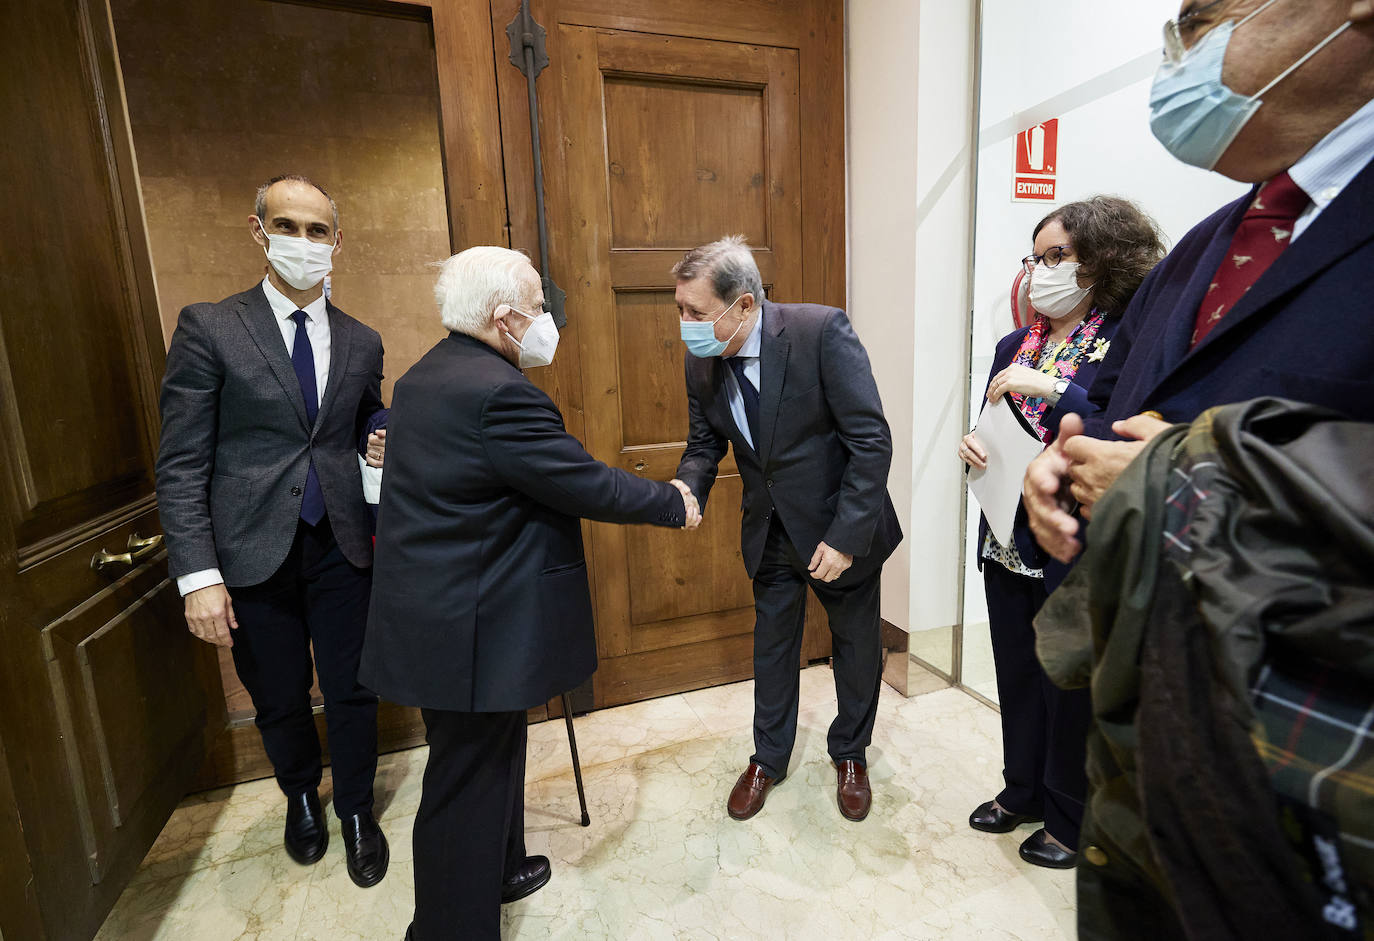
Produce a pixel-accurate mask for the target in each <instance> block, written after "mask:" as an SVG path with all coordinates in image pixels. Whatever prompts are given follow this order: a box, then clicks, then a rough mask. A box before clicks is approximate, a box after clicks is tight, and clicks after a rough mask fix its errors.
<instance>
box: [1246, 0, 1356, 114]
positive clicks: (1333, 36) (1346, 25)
mask: <svg viewBox="0 0 1374 941" xmlns="http://www.w3.org/2000/svg"><path fill="white" fill-rule="evenodd" d="M1255 12H1256V13H1258V12H1259V11H1258V10H1256V11H1255ZM1349 28H1350V21H1349V20H1346V21H1345V22H1344V23H1342V24H1341V25H1340V28H1339V29H1337V30H1336V31H1335V32H1333V33H1331V34H1330V35H1329V36H1327V37H1326V38H1325V39H1323V40H1322V41H1321V42H1319V43H1317V44H1316V45H1315V46H1313V47H1312V48H1311V49H1309V50H1307V53H1306V54H1305V55H1304V56H1303V57H1302V58H1301V59H1299V60H1298V61H1297V62H1294V63H1293V64H1292V65H1290V66H1289V67H1288V68H1286V69H1284V70H1283V71H1282V72H1280V73H1279V75H1278V77H1277V78H1275V79H1274V80H1273V81H1272V82H1270V83H1269V84H1268V85H1265V86H1264V87H1263V88H1261V89H1260V90H1259V91H1257V92H1255V93H1254V94H1253V95H1251V96H1250V100H1251V101H1256V100H1257V99H1259V98H1261V97H1262V96H1263V95H1264V93H1265V92H1267V91H1269V89H1271V88H1273V87H1274V86H1275V85H1277V84H1278V83H1279V82H1281V81H1283V80H1284V79H1286V78H1287V77H1288V76H1290V75H1292V74H1293V73H1294V72H1296V71H1297V70H1298V68H1299V67H1300V66H1301V65H1302V64H1303V63H1304V62H1306V61H1307V60H1308V59H1310V58H1312V57H1313V56H1314V55H1316V54H1317V53H1319V52H1321V51H1322V50H1323V49H1325V48H1326V47H1327V46H1328V45H1329V44H1330V43H1332V42H1333V41H1335V39H1336V37H1337V36H1339V35H1340V34H1341V33H1343V32H1345V31H1346V30H1347V29H1349Z"/></svg>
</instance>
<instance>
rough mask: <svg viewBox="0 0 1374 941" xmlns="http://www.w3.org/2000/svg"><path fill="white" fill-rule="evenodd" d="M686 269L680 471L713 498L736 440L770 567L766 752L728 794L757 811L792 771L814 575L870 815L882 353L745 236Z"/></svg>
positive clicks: (883, 519) (759, 638) (757, 586)
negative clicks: (788, 287) (762, 260)
mask: <svg viewBox="0 0 1374 941" xmlns="http://www.w3.org/2000/svg"><path fill="white" fill-rule="evenodd" d="M673 274H674V276H675V277H676V278H677V291H676V301H677V305H678V309H679V311H680V312H681V333H682V338H683V341H684V342H685V343H686V345H687V357H686V374H687V414H688V421H689V428H688V432H687V448H686V450H685V451H684V452H683V455H682V460H681V462H680V463H679V464H678V469H677V477H678V478H679V479H680V480H682V481H683V482H684V483H685V484H687V486H688V487H690V488H691V490H692V492H693V493H694V494H695V495H696V498H697V500H698V502H699V503H700V505H701V508H702V512H703V513H704V512H705V508H706V498H707V496H708V495H709V494H710V491H711V485H712V484H713V483H714V482H715V479H716V471H717V468H718V466H719V464H720V461H721V460H722V459H723V458H724V457H725V453H726V450H727V449H733V451H734V455H735V465H736V466H737V467H738V469H739V475H740V478H741V479H742V480H743V483H744V500H743V507H742V509H743V512H744V516H743V519H742V520H741V523H740V542H741V552H742V555H743V558H744V567H745V571H747V572H748V573H749V576H750V578H752V579H753V580H754V610H755V621H754V755H753V757H752V758H751V759H750V761H749V765H748V767H747V768H746V769H745V771H744V773H743V774H741V775H740V777H739V780H738V781H737V782H736V784H735V786H734V789H733V790H732V791H731V793H730V797H729V800H728V801H727V804H726V809H727V811H728V813H729V815H730V816H731V817H733V818H734V819H736V820H746V819H748V818H750V817H752V816H754V814H756V813H758V812H759V810H761V809H762V808H763V803H764V800H765V799H766V797H767V795H768V791H769V790H770V789H771V788H772V787H773V785H775V784H777V783H778V782H779V781H781V780H782V779H783V778H784V777H785V776H786V775H787V767H788V763H789V761H790V760H791V755H792V746H793V744H794V742H795V739H796V734H797V697H798V688H799V682H800V681H799V677H798V671H799V669H800V659H801V644H802V627H803V622H804V621H805V615H806V590H807V587H808V586H809V587H810V589H811V590H812V591H813V592H815V593H816V596H817V597H818V598H819V599H820V600H821V603H822V604H823V605H824V606H825V610H826V614H827V616H828V618H829V621H830V633H831V637H832V639H833V666H834V672H835V692H836V695H837V698H838V700H839V705H838V714H837V715H836V717H835V721H834V722H833V723H832V724H831V726H830V733H829V736H828V737H827V747H828V750H829V752H830V757H831V760H832V761H833V762H834V764H835V769H836V801H837V803H838V805H839V810H840V813H841V814H842V815H843V816H844V817H846V818H848V819H850V820H854V821H859V820H863V819H864V818H865V817H866V816H868V811H869V808H870V806H871V802H872V790H871V788H870V785H869V781H868V771H867V767H868V766H867V759H866V757H865V750H866V749H867V747H868V744H869V741H870V739H871V738H872V734H873V722H874V718H875V716H876V715H877V710H878V686H879V681H880V679H881V673H882V642H881V633H880V623H879V612H878V603H879V594H878V588H879V578H880V576H881V574H882V566H883V562H885V561H886V560H887V557H888V556H889V555H891V554H892V550H893V549H895V548H896V546H897V544H898V543H899V542H901V539H902V530H901V526H900V525H899V524H898V522H897V514H896V512H895V511H894V510H893V507H892V501H891V499H889V497H888V494H887V472H888V466H889V465H890V464H891V461H892V434H891V432H890V431H889V429H888V426H887V421H886V419H884V417H883V407H882V402H880V401H879V399H878V388H877V385H876V383H875V382H874V381H873V372H872V370H871V368H870V367H869V362H868V354H867V353H866V352H865V351H864V348H863V345H862V344H861V343H860V342H859V338H858V337H857V336H855V334H854V329H853V328H852V327H851V326H850V324H849V318H848V317H846V316H845V313H844V311H842V310H840V309H838V308H835V307H825V306H822V305H819V304H775V303H773V302H772V301H769V300H767V299H766V298H765V297H764V293H763V280H762V278H761V277H760V276H759V270H758V266H757V265H756V264H755V262H754V256H753V253H752V252H751V251H750V249H749V246H748V245H747V244H745V242H744V239H743V238H740V237H731V238H725V239H721V240H720V241H718V242H712V243H711V244H709V245H703V246H701V247H699V248H695V249H693V250H692V251H690V252H688V253H687V254H686V255H685V256H684V257H683V259H682V260H681V261H680V262H679V263H678V264H677V265H676V266H675V267H674V268H673Z"/></svg>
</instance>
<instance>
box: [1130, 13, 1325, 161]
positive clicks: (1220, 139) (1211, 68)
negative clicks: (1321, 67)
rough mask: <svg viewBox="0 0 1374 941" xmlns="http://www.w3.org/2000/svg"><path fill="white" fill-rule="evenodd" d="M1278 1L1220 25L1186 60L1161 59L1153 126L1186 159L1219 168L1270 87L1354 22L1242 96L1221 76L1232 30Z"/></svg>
mask: <svg viewBox="0 0 1374 941" xmlns="http://www.w3.org/2000/svg"><path fill="white" fill-rule="evenodd" d="M1275 2H1276V0H1269V2H1268V3H1265V4H1262V5H1260V6H1259V7H1257V8H1256V9H1255V10H1253V11H1252V12H1250V13H1249V14H1248V15H1246V16H1245V17H1244V18H1243V19H1241V20H1240V21H1238V22H1234V23H1230V22H1228V23H1222V24H1221V25H1220V26H1217V27H1215V28H1214V29H1212V30H1211V31H1210V32H1208V33H1207V35H1206V36H1204V37H1203V38H1202V40H1201V41H1200V42H1198V44H1197V45H1195V46H1193V48H1191V49H1189V50H1188V51H1187V52H1186V53H1184V55H1183V59H1182V61H1180V62H1177V63H1174V62H1170V61H1168V60H1167V59H1166V60H1165V61H1164V62H1162V63H1161V64H1160V66H1159V70H1158V71H1157V72H1156V73H1155V80H1154V85H1153V87H1151V89H1150V130H1151V131H1153V132H1154V135H1155V137H1156V138H1158V139H1159V142H1160V143H1161V144H1163V145H1164V146H1165V148H1166V149H1167V150H1168V151H1169V152H1170V153H1171V154H1173V155H1174V156H1175V157H1177V158H1178V159H1179V160H1181V161H1183V162H1184V163H1186V164H1190V165H1191V166H1194V167H1202V168H1203V169H1204V170H1210V169H1212V168H1213V167H1215V166H1216V165H1217V162H1218V161H1220V160H1221V158H1222V155H1223V154H1225V153H1226V149H1227V148H1228V147H1230V146H1231V143H1232V142H1233V141H1234V140H1235V139H1236V137H1237V136H1238V135H1239V134H1240V132H1241V129H1242V128H1244V127H1245V125H1246V124H1247V123H1248V122H1249V120H1250V119H1251V118H1252V117H1254V116H1255V112H1256V111H1258V110H1259V109H1260V106H1261V105H1263V104H1264V102H1263V100H1262V97H1263V95H1264V94H1265V92H1267V91H1269V89H1271V88H1273V87H1274V86H1275V85H1277V84H1278V83H1279V82H1281V81H1283V80H1284V79H1285V78H1287V77H1288V76H1289V75H1291V74H1292V73H1293V71H1294V70H1295V69H1296V68H1297V67H1298V66H1300V65H1302V64H1303V63H1304V62H1306V61H1307V60H1308V59H1310V58H1312V56H1314V55H1316V54H1317V52H1319V51H1320V50H1321V49H1322V48H1323V47H1325V46H1326V44H1327V43H1329V42H1331V40H1333V39H1335V38H1336V37H1337V36H1339V35H1340V34H1341V33H1343V32H1344V31H1345V30H1346V29H1347V28H1349V26H1350V23H1349V22H1346V23H1345V24H1344V25H1342V26H1341V27H1340V28H1339V29H1337V30H1336V31H1335V32H1333V33H1331V34H1330V35H1328V36H1327V37H1326V38H1325V39H1323V40H1322V41H1321V42H1319V43H1317V45H1315V46H1313V47H1312V48H1311V49H1310V50H1308V51H1307V53H1306V54H1305V55H1304V56H1303V57H1302V58H1300V59H1299V60H1298V61H1297V62H1294V63H1293V64H1292V65H1290V66H1289V67H1288V68H1286V69H1284V70H1283V72H1281V73H1280V74H1279V75H1278V77H1277V78H1275V79H1274V80H1273V81H1272V82H1270V83H1269V84H1268V85H1265V86H1264V87H1263V88H1261V89H1260V90H1259V91H1257V92H1256V93H1255V94H1253V95H1250V96H1248V97H1247V96H1245V95H1238V94H1236V93H1235V92H1234V91H1232V90H1231V89H1230V88H1228V87H1226V84H1225V83H1224V82H1223V81H1222V80H1221V73H1222V67H1223V66H1224V65H1225V63H1226V48H1227V46H1229V45H1230V43H1231V34H1232V33H1234V32H1235V31H1236V29H1237V28H1239V27H1241V26H1243V25H1245V23H1246V22H1247V21H1249V20H1250V19H1251V18H1252V17H1254V16H1255V15H1256V14H1258V13H1260V12H1261V11H1262V10H1264V9H1265V8H1266V7H1269V6H1271V5H1272V4H1273V3H1275Z"/></svg>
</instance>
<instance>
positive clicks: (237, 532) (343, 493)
mask: <svg viewBox="0 0 1374 941" xmlns="http://www.w3.org/2000/svg"><path fill="white" fill-rule="evenodd" d="M326 309H327V311H328V314H329V330H330V355H329V380H328V382H327V383H326V384H325V389H324V397H323V401H322V403H321V405H320V411H319V414H318V415H317V416H316V419H315V427H314V428H313V429H312V428H310V427H309V426H308V425H307V423H306V414H305V398H304V396H302V394H301V387H300V382H299V380H297V378H296V373H295V370H294V369H293V368H292V366H291V357H290V354H289V353H288V351H287V349H286V345H285V344H284V343H282V336H281V328H280V327H279V326H278V325H277V320H276V317H275V316H274V315H273V313H272V308H271V306H270V305H269V304H268V303H267V295H266V294H264V293H263V289H262V285H261V284H259V285H257V286H255V287H254V288H252V290H248V291H244V292H243V293H242V294H235V295H234V296H233V297H229V298H226V299H225V300H222V301H220V302H218V303H215V304H192V305H190V306H189V307H186V308H183V309H182V311H181V314H180V316H179V317H178V318H177V328H176V332H175V333H173V334H172V344H171V347H170V349H168V351H167V371H166V373H165V374H164V376H163V379H162V397H161V402H160V404H161V408H162V442H161V446H160V448H159V451H158V458H157V502H158V511H159V513H160V514H161V516H162V526H163V531H164V533H165V534H166V536H167V555H168V567H169V569H170V570H171V574H172V576H173V577H177V576H181V575H186V574H189V573H191V572H198V571H201V570H202V569H210V568H218V569H219V570H220V573H221V574H222V575H223V576H224V581H225V584H227V585H230V586H234V585H255V584H257V583H259V582H262V581H265V580H266V579H267V578H268V577H269V576H271V575H272V573H273V572H275V571H276V570H277V568H278V567H279V566H280V565H281V563H282V561H283V560H284V559H285V558H286V553H287V551H288V550H289V549H290V548H291V542H292V540H293V539H294V538H295V534H296V526H297V521H298V520H299V517H300V511H301V498H302V495H303V492H304V488H305V477H306V470H307V468H308V467H309V466H310V461H311V458H312V457H313V459H314V461H315V471H316V473H317V474H318V475H319V478H320V486H321V488H322V489H323V490H324V503H325V509H326V511H327V512H328V514H329V522H330V525H331V527H332V528H333V530H334V537H335V539H337V540H338V543H339V548H340V550H341V551H342V552H343V554H344V557H345V558H347V559H348V561H349V562H351V563H352V564H353V565H356V566H358V567H359V568H365V567H367V566H369V565H371V564H372V538H371V531H372V524H371V516H370V514H369V512H368V510H367V504H366V503H365V502H364V501H363V491H362V476H361V474H360V472H359V470H358V438H359V436H360V434H361V432H362V431H363V429H364V427H365V425H366V422H367V420H368V419H369V418H370V417H371V416H372V414H373V413H374V412H376V411H377V410H379V409H380V408H381V407H382V396H381V384H382V338H381V337H380V336H378V335H377V331H375V330H373V329H372V328H371V327H368V326H365V325H364V324H361V323H359V322H358V321H356V320H354V319H353V318H352V317H350V316H348V315H347V314H345V313H344V312H343V311H341V310H339V309H338V308H337V307H335V306H334V305H332V304H326Z"/></svg>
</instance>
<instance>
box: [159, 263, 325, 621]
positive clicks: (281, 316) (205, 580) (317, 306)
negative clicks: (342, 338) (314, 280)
mask: <svg viewBox="0 0 1374 941" xmlns="http://www.w3.org/2000/svg"><path fill="white" fill-rule="evenodd" d="M262 290H263V293H264V294H266V295H267V303H268V304H269V305H270V306H271V308H272V314H273V316H275V317H276V318H277V326H278V327H279V328H280V329H281V339H282V343H284V344H285V345H286V355H287V356H288V357H289V356H290V355H291V351H292V349H294V348H295V343H296V331H297V330H299V329H300V328H299V327H297V326H296V321H294V320H292V319H291V315H292V314H294V313H295V312H296V311H298V310H303V311H305V335H306V336H308V337H309V338H310V350H311V352H312V353H313V354H314V356H315V391H316V396H317V399H316V403H315V404H316V405H323V404H324V391H325V390H324V385H325V383H326V382H327V381H328V380H329V342H330V333H329V313H328V311H326V310H325V306H324V295H323V294H321V295H320V296H319V297H317V298H315V299H314V300H313V301H311V302H310V303H309V304H306V305H305V306H304V307H297V306H296V305H295V304H293V303H292V302H291V299H290V298H288V297H287V296H286V295H285V294H283V293H282V292H281V291H278V290H277V289H276V288H274V287H273V286H272V282H271V281H269V280H268V279H267V278H263V279H262ZM222 584H224V576H223V575H221V574H220V571H219V569H217V568H214V569H201V570H200V571H199V572H189V573H187V574H186V575H182V576H181V577H180V578H178V579H177V591H179V592H181V596H182V597H183V598H184V597H186V596H187V595H189V594H190V593H191V592H193V591H196V590H198V589H201V588H209V587H210V586H211V585H222Z"/></svg>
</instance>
